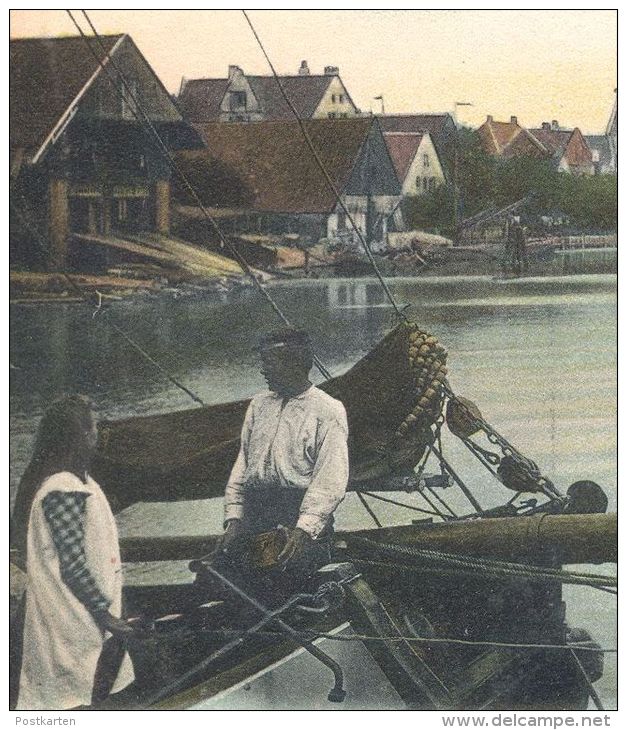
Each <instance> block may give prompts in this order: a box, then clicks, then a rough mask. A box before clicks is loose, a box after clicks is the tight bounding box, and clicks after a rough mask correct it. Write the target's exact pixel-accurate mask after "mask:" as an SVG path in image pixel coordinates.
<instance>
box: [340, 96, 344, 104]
mask: <svg viewBox="0 0 627 730" xmlns="http://www.w3.org/2000/svg"><path fill="white" fill-rule="evenodd" d="M343 103H344V94H340V104H343Z"/></svg>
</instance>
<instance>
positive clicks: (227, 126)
mask: <svg viewBox="0 0 627 730" xmlns="http://www.w3.org/2000/svg"><path fill="white" fill-rule="evenodd" d="M372 125H373V119H372V118H352V119H312V120H307V121H306V122H305V127H306V129H307V132H308V134H309V136H310V138H311V141H312V143H313V146H314V148H315V149H316V152H317V153H318V155H319V157H320V159H321V161H322V163H323V165H324V167H325V169H326V171H327V172H328V174H329V176H330V178H331V180H332V181H333V184H334V185H335V187H336V188H337V189H338V190H339V191H340V192H342V191H343V190H344V188H345V187H346V185H347V183H348V182H349V180H350V177H351V173H352V171H353V168H354V167H355V164H356V162H357V160H358V157H359V154H360V151H361V149H362V146H363V144H364V143H365V141H366V139H367V137H368V135H369V134H370V131H371V128H372ZM195 126H196V128H197V129H198V130H199V131H200V132H201V133H202V135H203V137H204V139H205V143H206V145H207V148H206V150H199V151H193V152H183V153H181V154H180V155H179V160H180V162H181V166H182V167H184V168H185V167H189V166H191V165H194V164H198V160H202V161H203V162H204V163H205V166H206V168H207V170H208V174H209V177H210V176H211V171H212V170H215V171H216V172H218V171H221V174H222V175H224V176H225V177H228V179H230V180H231V182H232V183H233V185H242V186H243V187H242V190H241V193H240V197H241V198H242V200H241V201H234V200H233V199H232V196H231V197H229V195H230V192H231V191H228V190H225V191H224V194H223V196H224V199H225V201H226V200H228V202H229V204H230V205H232V206H235V207H239V206H245V207H248V208H249V209H253V210H257V211H261V212H276V213H328V212H330V211H332V210H333V209H334V208H335V206H336V199H335V195H334V194H333V191H332V190H331V188H330V186H329V185H328V183H327V182H326V181H325V179H324V177H323V175H322V172H321V171H320V169H319V167H318V165H317V163H316V161H315V159H314V156H313V155H312V154H311V152H310V151H309V149H308V148H307V146H306V144H305V142H304V140H303V135H302V132H301V129H300V127H299V124H298V122H297V121H273V122H249V123H227V122H222V123H211V124H197V125H195ZM194 161H195V162H194ZM225 171H228V173H229V174H228V175H226V174H225ZM214 190H215V191H216V195H217V196H218V197H219V196H220V190H219V187H215V188H214ZM207 202H211V203H212V204H215V205H220V204H223V201H222V200H220V199H214V200H213V201H207Z"/></svg>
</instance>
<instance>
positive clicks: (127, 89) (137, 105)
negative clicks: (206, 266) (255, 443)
mask: <svg viewBox="0 0 627 730" xmlns="http://www.w3.org/2000/svg"><path fill="white" fill-rule="evenodd" d="M66 12H67V14H68V15H69V17H70V19H71V20H72V23H73V24H74V26H75V27H76V29H77V30H78V32H79V33H80V35H81V37H82V38H83V40H84V41H85V44H86V46H87V48H88V50H89V52H90V53H91V55H92V56H93V57H94V58H95V59H96V61H97V63H98V64H99V66H100V68H102V70H103V71H104V72H105V73H106V74H107V76H108V78H109V79H110V80H111V81H112V83H113V86H114V88H116V89H118V92H119V94H120V95H121V96H122V97H123V98H124V99H125V100H126V101H128V99H129V98H130V99H131V101H132V102H133V104H132V105H129V109H130V111H131V112H132V114H133V116H134V117H135V119H136V120H137V121H138V122H139V124H140V125H142V126H143V127H144V129H146V128H147V129H148V131H149V132H150V133H151V134H152V137H153V141H154V142H156V144H157V149H158V151H159V152H160V153H161V154H162V155H163V157H164V158H165V160H166V162H167V163H168V165H169V166H170V168H171V170H173V171H174V172H175V173H176V175H177V176H178V178H179V179H180V180H181V182H182V183H183V185H184V186H185V188H186V190H187V191H188V192H189V193H190V195H191V196H192V198H193V199H194V202H195V203H196V205H197V206H198V208H199V209H200V211H201V212H202V214H203V216H204V217H205V219H206V220H207V221H208V222H209V223H210V224H211V226H212V227H213V229H214V230H215V232H216V233H217V235H218V237H219V239H220V242H221V243H222V244H223V245H224V246H225V247H226V248H227V249H228V250H229V251H230V252H231V254H232V256H233V258H234V259H235V260H236V261H237V263H238V264H239V266H240V268H241V269H242V271H243V272H244V273H245V274H246V275H247V276H248V277H249V278H250V279H251V281H252V282H253V284H254V286H255V287H256V288H257V290H258V291H259V293H260V294H261V295H262V296H263V297H264V299H265V300H266V301H267V302H268V304H269V305H270V306H271V308H272V309H273V310H274V312H275V313H276V314H277V316H278V317H279V318H280V319H281V321H282V322H283V324H285V325H286V326H288V327H291V326H292V323H291V322H290V320H289V319H288V318H287V316H286V315H285V314H284V313H283V311H282V310H281V308H280V307H279V306H278V304H277V303H276V302H275V301H274V299H273V298H272V296H271V295H270V294H269V293H268V291H267V290H266V289H265V287H264V286H263V284H262V283H261V282H260V281H259V280H258V278H257V277H256V276H255V273H254V271H253V270H252V269H251V267H250V265H249V264H248V262H247V261H246V259H245V258H244V257H243V256H242V254H241V253H240V252H239V250H238V249H237V247H236V246H235V245H234V244H233V243H232V242H231V241H230V240H229V239H228V238H227V237H226V236H224V234H223V233H222V230H221V229H220V226H219V225H218V223H217V221H216V220H215V218H214V217H213V216H212V215H211V214H210V213H209V211H208V210H207V208H206V207H205V205H204V204H203V203H202V201H201V199H200V197H199V195H198V193H197V191H196V189H195V188H194V186H193V185H192V184H191V183H190V181H189V179H188V178H187V176H186V175H185V173H184V172H183V171H182V170H181V168H180V166H179V165H178V163H177V162H176V160H175V159H174V158H173V157H172V154H171V153H170V151H169V149H168V148H167V146H166V144H165V143H164V141H163V139H162V138H161V136H160V134H159V132H158V130H157V129H156V128H155V126H154V125H153V123H152V121H151V120H150V118H149V116H148V114H147V113H146V112H145V111H144V109H143V106H142V104H141V102H140V101H139V100H138V98H137V96H136V94H135V93H134V92H133V90H132V88H131V86H130V84H129V83H128V81H127V79H126V77H125V76H124V73H123V72H122V71H121V70H120V68H119V66H118V65H117V64H116V62H115V60H114V59H113V57H112V56H111V54H110V52H109V51H108V50H107V48H106V46H105V45H104V43H103V42H102V38H101V36H100V35H99V33H98V31H97V30H96V28H95V26H94V24H93V23H92V21H91V19H90V18H89V16H88V14H87V12H86V11H85V10H82V11H81V12H82V14H83V15H84V17H85V19H86V21H87V23H88V24H89V27H90V28H91V30H92V32H93V33H94V38H95V39H96V40H97V42H98V45H99V46H100V48H101V50H102V52H103V53H104V58H100V57H99V56H98V54H97V53H96V52H95V51H94V49H93V48H92V46H91V44H90V43H89V39H88V37H87V35H86V34H85V32H84V31H83V29H82V28H81V27H80V25H79V24H78V22H77V21H76V19H75V18H74V16H73V15H72V12H71V10H66ZM104 61H107V62H108V63H110V64H111V66H112V67H113V68H114V70H115V71H116V73H117V75H118V77H119V79H120V81H121V83H122V86H123V89H119V87H118V85H117V84H116V83H115V79H113V78H112V76H111V74H110V73H109V69H108V68H107V66H106V65H105V63H104ZM140 115H141V118H140ZM203 250H204V249H203ZM313 359H314V364H315V365H316V367H317V368H318V370H319V371H320V373H321V374H322V376H323V377H324V378H326V379H329V378H330V377H331V374H330V373H329V371H328V370H327V368H326V367H325V366H324V365H323V363H322V362H321V361H320V360H319V358H318V357H317V356H316V355H314V358H313Z"/></svg>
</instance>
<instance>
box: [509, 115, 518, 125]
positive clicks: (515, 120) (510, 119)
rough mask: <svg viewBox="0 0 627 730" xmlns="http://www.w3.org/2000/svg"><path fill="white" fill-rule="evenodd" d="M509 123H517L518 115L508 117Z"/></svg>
mask: <svg viewBox="0 0 627 730" xmlns="http://www.w3.org/2000/svg"><path fill="white" fill-rule="evenodd" d="M509 123H510V124H516V125H517V124H518V117H510V118H509Z"/></svg>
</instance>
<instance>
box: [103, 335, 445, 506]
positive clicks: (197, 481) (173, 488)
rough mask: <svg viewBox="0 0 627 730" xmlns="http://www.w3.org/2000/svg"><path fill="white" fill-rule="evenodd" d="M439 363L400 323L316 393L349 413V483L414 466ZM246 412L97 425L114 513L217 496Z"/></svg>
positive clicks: (440, 354)
mask: <svg viewBox="0 0 627 730" xmlns="http://www.w3.org/2000/svg"><path fill="white" fill-rule="evenodd" d="M445 362H446V352H445V350H444V348H443V347H442V346H441V345H440V344H439V343H438V342H437V340H436V339H435V338H434V337H432V336H430V335H429V334H428V333H426V332H422V331H421V330H420V329H419V328H418V326H417V325H416V324H413V323H402V324H399V325H398V326H397V327H395V328H394V329H393V330H392V331H391V332H390V333H388V335H387V336H386V337H385V338H384V339H383V340H382V341H381V342H380V343H379V344H378V345H377V346H376V347H375V348H374V349H373V350H372V351H371V352H369V353H368V354H367V355H366V356H365V357H364V358H363V359H361V360H359V361H358V362H357V363H356V364H355V365H354V366H353V367H352V368H351V369H350V370H349V371H348V372H346V373H345V374H344V375H341V376H339V377H337V378H333V379H331V380H329V381H327V382H326V383H324V384H323V385H322V386H321V387H322V389H323V390H325V391H326V392H327V393H329V394H330V395H332V396H333V397H335V398H338V399H339V400H341V401H342V402H343V403H344V406H345V407H346V411H347V415H348V423H349V432H350V439H349V453H350V461H351V483H352V484H355V483H361V482H365V481H371V480H377V479H384V478H386V477H389V476H393V475H398V474H402V473H407V472H408V471H409V470H411V469H412V468H413V467H414V466H415V465H416V463H417V462H418V460H419V459H420V457H421V455H422V454H423V452H424V450H425V448H426V445H427V443H428V442H429V438H430V430H429V426H430V425H431V423H432V422H433V420H434V418H435V416H436V413H437V410H438V408H437V406H438V404H439V398H440V385H441V383H442V381H443V379H444V377H445V375H446V368H445ZM247 405H248V401H237V402H233V403H225V404H220V405H215V406H208V407H203V408H195V409H191V410H185V411H178V412H174V413H166V414H162V415H155V416H147V417H139V418H129V419H125V420H121V421H108V422H103V423H102V424H101V426H100V446H99V451H98V455H97V459H96V463H95V466H94V474H95V476H96V478H97V479H98V481H99V482H100V484H101V485H102V486H103V489H104V490H105V492H106V493H107V496H108V497H109V499H110V500H111V502H112V504H113V505H114V509H115V510H116V511H119V510H120V509H123V508H124V507H127V506H129V505H130V504H133V503H134V502H139V501H144V502H147V501H174V500H186V499H200V498H206V497H217V496H220V495H222V494H223V492H224V487H225V484H226V480H227V478H228V476H229V473H230V469H231V467H232V465H233V462H234V460H235V457H236V456H237V451H238V448H239V436H240V429H241V425H242V421H243V418H244V414H245V412H246V408H247Z"/></svg>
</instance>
